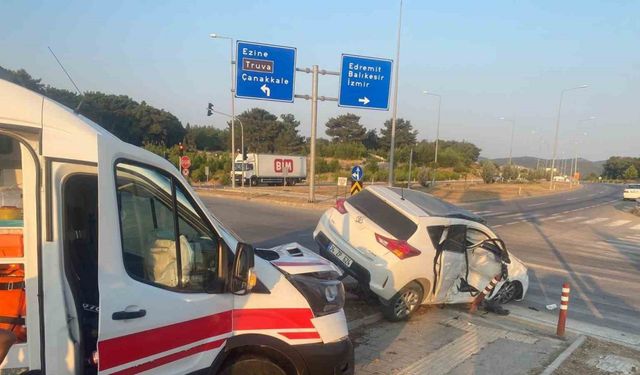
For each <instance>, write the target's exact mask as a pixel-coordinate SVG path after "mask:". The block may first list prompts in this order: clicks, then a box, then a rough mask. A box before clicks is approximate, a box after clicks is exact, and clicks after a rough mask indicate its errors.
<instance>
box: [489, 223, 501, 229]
mask: <svg viewBox="0 0 640 375" xmlns="http://www.w3.org/2000/svg"><path fill="white" fill-rule="evenodd" d="M501 226H502V224H498V225H492V226H491V228H500V227H501Z"/></svg>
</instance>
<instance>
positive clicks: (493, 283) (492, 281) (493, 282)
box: [491, 277, 498, 285]
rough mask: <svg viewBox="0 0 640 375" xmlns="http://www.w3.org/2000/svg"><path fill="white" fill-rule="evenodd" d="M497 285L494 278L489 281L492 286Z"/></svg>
mask: <svg viewBox="0 0 640 375" xmlns="http://www.w3.org/2000/svg"><path fill="white" fill-rule="evenodd" d="M497 283H498V280H496V278H495V277H494V278H493V279H491V284H492V285H496V284H497Z"/></svg>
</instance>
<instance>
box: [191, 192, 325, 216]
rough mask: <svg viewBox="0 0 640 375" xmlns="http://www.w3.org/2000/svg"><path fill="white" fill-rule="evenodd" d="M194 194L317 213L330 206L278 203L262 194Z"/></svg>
mask: <svg viewBox="0 0 640 375" xmlns="http://www.w3.org/2000/svg"><path fill="white" fill-rule="evenodd" d="M195 191H196V193H198V194H199V195H202V196H207V195H208V196H214V197H218V198H229V199H235V200H240V201H247V202H250V201H254V202H260V203H264V204H269V205H278V206H288V207H295V208H304V209H307V210H317V211H326V210H327V209H328V208H329V207H330V205H327V206H322V203H318V202H316V203H307V202H288V201H280V200H275V199H269V197H270V195H268V194H262V195H258V196H254V197H249V196H246V195H240V194H239V193H235V192H234V193H230V194H226V193H222V194H221V193H217V192H213V191H208V190H203V189H195ZM233 194H238V195H233Z"/></svg>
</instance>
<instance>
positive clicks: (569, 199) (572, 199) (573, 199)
mask: <svg viewBox="0 0 640 375" xmlns="http://www.w3.org/2000/svg"><path fill="white" fill-rule="evenodd" d="M578 198H580V197H574V198H567V199H566V200H568V201H575V200H576V199H578Z"/></svg>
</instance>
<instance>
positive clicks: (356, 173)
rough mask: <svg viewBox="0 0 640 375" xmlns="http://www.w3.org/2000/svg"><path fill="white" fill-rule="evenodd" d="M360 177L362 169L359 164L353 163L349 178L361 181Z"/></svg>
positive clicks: (362, 172)
mask: <svg viewBox="0 0 640 375" xmlns="http://www.w3.org/2000/svg"><path fill="white" fill-rule="evenodd" d="M362 177H364V171H363V170H362V167H361V166H359V165H355V166H354V167H353V168H351V179H352V180H353V181H362Z"/></svg>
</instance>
